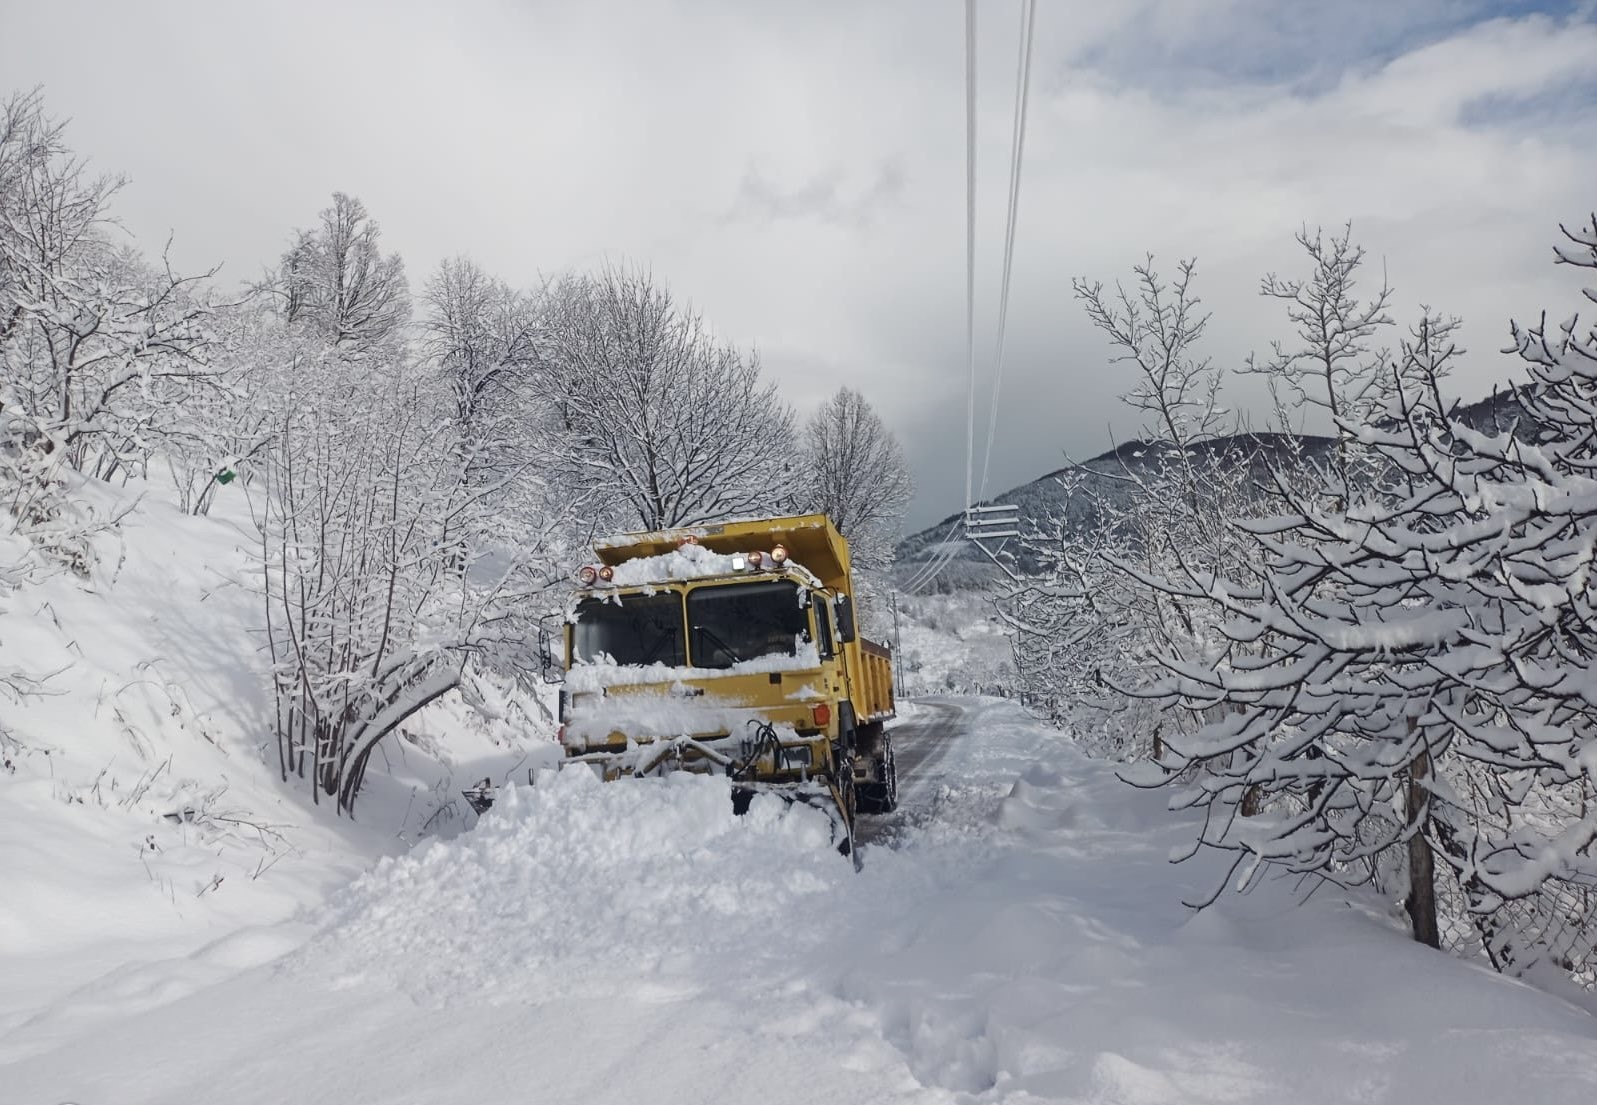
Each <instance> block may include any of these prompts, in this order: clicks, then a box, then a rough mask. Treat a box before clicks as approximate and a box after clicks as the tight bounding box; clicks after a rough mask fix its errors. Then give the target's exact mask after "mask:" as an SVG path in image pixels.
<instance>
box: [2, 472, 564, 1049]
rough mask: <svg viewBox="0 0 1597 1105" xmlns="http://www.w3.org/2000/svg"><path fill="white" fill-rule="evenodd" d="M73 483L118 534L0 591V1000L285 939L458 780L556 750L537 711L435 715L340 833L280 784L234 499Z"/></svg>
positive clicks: (450, 819) (457, 808)
mask: <svg viewBox="0 0 1597 1105" xmlns="http://www.w3.org/2000/svg"><path fill="white" fill-rule="evenodd" d="M71 479H72V480H73V482H74V488H73V495H74V498H76V499H77V500H78V501H79V502H81V503H82V504H83V505H84V507H85V509H86V510H88V511H92V513H93V514H94V515H95V516H96V517H98V518H100V519H105V520H109V519H117V521H116V522H115V524H114V525H111V526H109V527H108V528H107V529H106V530H105V531H104V532H103V533H101V534H100V535H99V536H98V537H97V538H96V539H95V542H94V553H95V556H94V559H93V562H92V563H91V564H90V565H89V567H88V568H87V570H86V571H84V572H83V573H81V574H79V573H76V572H73V571H70V570H57V571H37V572H35V573H33V574H32V576H31V577H23V578H21V579H20V580H19V581H18V582H19V585H18V586H16V587H15V588H14V589H12V590H9V591H0V677H3V678H0V707H3V711H4V712H3V715H0V752H3V754H4V755H3V770H0V796H3V801H0V870H3V871H4V872H5V873H6V876H7V886H6V892H5V893H4V894H3V895H0V947H3V949H4V959H3V963H0V975H3V976H4V977H5V978H6V980H7V986H6V989H8V990H10V991H13V994H14V996H15V997H17V998H19V999H21V998H29V999H43V998H46V997H48V996H50V995H52V994H56V993H60V992H62V990H63V989H65V988H70V987H72V986H74V985H76V984H78V983H79V982H81V981H83V980H85V979H87V978H90V977H93V976H94V975H95V974H97V973H98V972H99V971H102V970H104V969H105V967H106V966H107V965H109V964H112V963H116V962H121V961H123V960H127V959H142V958H147V957H152V956H163V955H168V954H176V953H178V952H180V951H183V950H185V949H188V948H191V947H193V946H195V945H196V944H197V943H200V942H204V941H205V940H207V939H210V938H213V936H214V934H215V933H217V932H220V931H231V930H233V929H237V928H238V927H239V926H240V925H259V924H266V923H271V922H275V921H280V920H283V919H285V918H287V917H289V916H291V915H292V914H293V913H294V912H295V911H296V910H298V909H299V908H300V907H301V906H302V905H303V903H304V902H305V901H307V900H314V899H315V898H317V897H319V896H320V894H321V893H323V892H325V891H326V890H327V889H328V888H330V887H331V886H334V885H337V884H339V883H342V882H344V881H346V880H347V879H348V878H349V877H350V876H351V875H352V874H353V873H354V872H355V871H357V870H359V869H360V867H362V866H364V865H365V864H366V863H368V862H369V861H370V859H371V857H373V856H375V855H382V854H386V853H390V852H395V851H399V850H402V849H404V848H405V847H406V846H407V844H408V842H409V841H411V840H414V839H416V838H417V837H419V836H421V835H423V834H424V833H427V834H447V833H449V832H451V831H453V830H455V829H458V828H459V827H460V826H462V825H463V824H464V823H465V821H466V820H468V817H467V815H466V811H465V809H464V802H462V801H461V800H460V799H459V796H458V789H459V785H460V783H461V782H463V781H466V782H469V781H472V780H475V779H477V778H480V777H481V776H482V775H485V774H493V775H495V776H496V777H500V776H502V775H503V774H504V772H505V771H507V770H508V769H509V768H510V766H511V765H512V764H513V763H515V762H516V761H517V760H526V759H527V758H528V757H529V755H534V756H535V754H536V753H537V752H538V751H539V750H540V748H544V747H548V748H552V747H553V745H552V743H551V742H550V740H549V737H550V736H551V730H552V726H550V725H548V724H546V723H543V722H541V721H539V720H538V718H537V716H536V715H537V710H536V708H535V707H532V708H531V716H525V715H526V712H527V710H528V709H529V707H528V704H527V703H526V702H525V701H519V700H518V697H519V696H518V695H517V694H516V693H515V692H513V691H511V690H509V689H507V688H496V687H495V686H494V685H493V684H491V683H487V682H484V683H482V684H480V685H479V686H478V687H477V688H475V689H476V691H477V692H478V694H479V696H480V698H481V699H482V701H480V702H478V704H477V705H475V706H468V705H467V704H466V702H465V701H464V700H463V699H462V698H461V697H460V696H459V695H452V696H450V697H449V698H446V699H444V700H441V701H440V702H438V703H436V704H435V705H434V706H433V707H432V708H430V709H429V710H428V711H427V712H426V713H425V714H423V715H420V716H418V717H417V718H416V719H414V721H413V723H411V724H407V726H406V727H405V729H404V730H403V732H402V733H401V734H400V735H399V736H398V737H396V738H391V739H390V740H388V741H387V742H385V746H384V748H383V754H382V756H381V757H380V763H379V764H378V765H377V766H376V767H375V768H374V771H373V773H372V775H371V777H370V785H369V790H368V792H366V793H364V794H363V795H362V805H361V807H360V809H359V810H358V811H357V814H358V816H359V821H358V822H357V821H351V820H350V819H348V818H338V817H336V816H335V815H334V812H333V810H332V809H331V808H330V807H329V806H327V805H319V806H318V805H315V804H313V803H312V796H311V793H310V789H309V787H308V785H307V784H306V783H305V782H304V781H303V780H299V779H291V780H289V781H288V782H285V781H284V780H282V779H281V778H280V777H279V773H278V768H277V759H276V751H275V746H274V743H273V739H272V709H273V706H272V699H271V693H270V683H269V679H268V666H267V659H266V657H265V655H264V654H263V650H262V647H261V642H262V633H261V623H262V620H263V611H262V610H261V599H260V596H259V594H258V593H257V592H256V590H255V589H254V587H253V584H252V559H251V549H252V547H253V545H254V543H255V542H256V541H257V540H258V538H257V537H256V535H255V532H254V529H253V526H252V523H251V521H250V514H249V503H248V501H247V497H248V492H247V491H246V490H245V489H244V488H243V486H242V485H241V484H237V483H235V484H234V485H232V486H231V487H229V488H227V489H225V493H224V494H223V495H222V496H220V497H219V499H218V502H217V504H216V507H215V509H214V510H213V512H212V515H211V516H210V517H192V516H189V515H186V514H183V513H181V512H180V511H179V510H178V509H177V508H176V507H175V506H173V505H172V504H171V501H170V499H169V498H168V495H167V492H168V489H166V488H163V487H161V486H159V485H156V484H148V483H144V482H142V481H134V482H132V483H130V484H128V485H127V486H120V487H114V486H112V485H109V484H105V483H101V482H98V481H92V480H85V479H81V478H79V477H76V476H73V477H71ZM0 551H9V550H0ZM8 689H9V692H10V693H7V692H8ZM518 711H519V713H518ZM495 715H497V716H495ZM108 918H115V919H116V920H115V923H114V924H108V923H107V919H108ZM5 1027H6V1012H5V1010H3V1009H0V1029H3V1028H5Z"/></svg>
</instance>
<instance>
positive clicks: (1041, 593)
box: [999, 258, 1252, 758]
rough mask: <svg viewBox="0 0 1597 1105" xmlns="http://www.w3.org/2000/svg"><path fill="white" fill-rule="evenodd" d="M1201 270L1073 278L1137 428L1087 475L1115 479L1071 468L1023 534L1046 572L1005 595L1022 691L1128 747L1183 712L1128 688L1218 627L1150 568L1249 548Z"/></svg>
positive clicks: (1133, 748)
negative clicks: (1049, 505) (1031, 536)
mask: <svg viewBox="0 0 1597 1105" xmlns="http://www.w3.org/2000/svg"><path fill="white" fill-rule="evenodd" d="M1195 269H1196V267H1195V264H1194V263H1193V262H1191V261H1187V262H1183V263H1182V264H1181V265H1180V266H1179V268H1178V271H1177V275H1176V277H1175V278H1174V279H1173V280H1169V281H1167V280H1165V279H1164V278H1163V277H1161V276H1160V275H1159V273H1158V272H1157V271H1156V270H1155V269H1154V268H1153V263H1152V259H1151V258H1150V259H1149V260H1148V261H1146V262H1144V263H1143V264H1141V265H1139V266H1137V267H1136V269H1135V273H1136V282H1135V285H1134V286H1133V287H1132V288H1126V287H1125V286H1117V287H1116V289H1115V290H1114V291H1113V292H1109V291H1107V290H1106V289H1105V288H1104V287H1103V286H1102V285H1101V284H1096V283H1087V282H1086V281H1080V280H1078V281H1077V282H1076V285H1075V289H1076V295H1077V297H1078V298H1079V299H1080V300H1081V301H1082V303H1083V305H1084V307H1085V308H1086V310H1087V314H1088V317H1089V318H1090V319H1091V320H1092V322H1093V324H1094V325H1095V326H1097V327H1098V328H1099V329H1100V330H1101V331H1102V332H1103V333H1104V334H1105V335H1106V336H1107V337H1108V338H1109V340H1110V343H1111V345H1112V347H1113V348H1114V350H1115V354H1114V361H1115V362H1116V363H1118V364H1124V365H1126V366H1128V367H1129V369H1130V376H1131V378H1130V381H1129V383H1128V386H1127V389H1126V391H1125V393H1124V394H1123V396H1122V398H1123V400H1124V401H1125V403H1126V404H1127V405H1128V406H1130V407H1131V409H1132V410H1133V411H1135V412H1136V414H1137V416H1138V418H1139V420H1140V425H1139V432H1140V435H1141V440H1140V441H1139V442H1138V443H1136V444H1135V445H1134V446H1128V447H1126V448H1123V449H1121V450H1119V451H1117V453H1116V458H1117V461H1118V463H1116V462H1110V463H1109V464H1108V465H1107V466H1106V467H1105V470H1104V471H1101V472H1096V473H1092V475H1093V476H1095V477H1097V478H1098V479H1097V482H1099V483H1104V484H1107V486H1108V488H1109V489H1110V490H1108V491H1103V490H1095V489H1094V487H1093V486H1092V484H1090V483H1089V482H1088V480H1087V479H1086V478H1085V477H1086V475H1087V473H1085V472H1084V471H1083V470H1079V469H1078V470H1075V471H1071V472H1067V473H1066V474H1065V475H1064V476H1063V477H1062V479H1061V482H1062V483H1063V484H1064V485H1065V490H1066V497H1067V504H1068V505H1067V509H1066V510H1065V511H1064V512H1063V513H1062V514H1061V516H1060V517H1059V518H1057V519H1055V520H1054V521H1053V524H1052V525H1051V527H1050V528H1049V530H1048V531H1047V532H1046V536H1045V538H1043V539H1041V540H1032V541H1031V542H1030V545H1031V548H1030V552H1031V554H1032V556H1033V557H1034V558H1035V559H1036V561H1037V562H1038V563H1040V564H1042V565H1044V566H1045V567H1044V571H1043V572H1042V573H1040V574H1038V575H1035V576H1031V577H1027V578H1024V579H1020V580H1018V581H1017V583H1016V585H1015V586H1014V587H1013V588H1012V589H1011V591H1010V592H1009V593H1008V594H1007V595H1006V596H1005V597H1004V598H1003V599H1002V600H1001V602H1000V604H999V611H1000V614H1001V615H1002V616H1003V617H1004V618H1005V620H1006V621H1007V622H1008V624H1009V625H1010V626H1011V628H1012V629H1013V630H1014V634H1015V636H1014V643H1015V667H1016V670H1017V672H1018V673H1019V675H1020V678H1021V680H1022V682H1023V684H1024V685H1025V687H1026V690H1027V693H1028V695H1029V696H1030V697H1032V698H1033V699H1035V700H1036V701H1037V702H1039V703H1041V704H1043V705H1044V707H1045V708H1046V710H1047V711H1048V713H1049V714H1050V715H1051V716H1052V717H1054V718H1055V719H1056V720H1063V719H1064V718H1066V717H1069V718H1070V719H1071V721H1072V723H1073V726H1074V727H1075V728H1077V730H1078V731H1079V732H1081V733H1083V734H1084V737H1085V739H1086V740H1087V741H1088V743H1089V744H1091V745H1094V746H1095V747H1096V748H1098V749H1099V750H1100V751H1104V752H1108V753H1110V754H1113V755H1117V756H1123V757H1126V758H1140V757H1142V756H1146V755H1153V756H1155V757H1157V756H1159V755H1160V754H1161V751H1162V747H1163V742H1164V741H1165V740H1166V739H1167V738H1168V736H1169V730H1170V728H1171V726H1172V724H1181V723H1182V722H1183V719H1180V718H1179V717H1176V716H1174V715H1170V714H1168V713H1167V712H1165V711H1161V710H1159V709H1157V708H1155V707H1152V706H1143V705H1139V700H1137V699H1134V698H1133V699H1128V698H1127V696H1126V694H1125V693H1124V688H1125V687H1127V686H1140V685H1143V684H1146V683H1148V682H1149V681H1150V680H1152V679H1154V678H1155V677H1157V676H1158V674H1159V668H1158V666H1157V664H1156V662H1155V656H1156V655H1157V654H1161V653H1165V654H1174V655H1180V656H1203V655H1207V654H1208V650H1209V649H1210V647H1211V641H1212V640H1213V638H1214V636H1215V635H1214V633H1213V626H1212V624H1211V620H1210V619H1209V618H1208V616H1207V612H1206V611H1205V610H1204V609H1203V606H1202V604H1201V603H1195V602H1192V601H1191V600H1189V599H1188V598H1186V597H1185V596H1181V595H1175V594H1172V593H1169V592H1161V591H1158V590H1155V589H1152V588H1149V587H1147V586H1145V585H1144V584H1143V583H1142V581H1141V577H1142V576H1143V575H1145V574H1147V573H1149V572H1153V573H1157V572H1159V571H1160V570H1161V568H1162V566H1166V565H1168V566H1174V564H1176V563H1178V560H1177V559H1176V558H1178V557H1180V558H1185V559H1186V560H1188V561H1193V562H1197V563H1202V564H1205V565H1208V566H1209V568H1210V570H1213V571H1223V570H1224V569H1225V568H1226V566H1227V565H1229V564H1230V563H1231V562H1232V561H1234V560H1236V559H1238V558H1241V557H1245V555H1246V550H1245V548H1243V547H1242V546H1243V544H1244V543H1243V542H1240V541H1239V540H1238V538H1237V535H1236V533H1235V531H1234V530H1232V529H1231V528H1230V527H1229V526H1228V525H1227V518H1228V516H1229V515H1231V514H1232V513H1235V512H1236V511H1238V510H1239V509H1241V505H1240V504H1242V503H1243V502H1244V501H1245V500H1246V499H1247V497H1248V494H1249V477H1250V474H1251V469H1252V463H1251V458H1250V455H1249V454H1250V449H1249V447H1248V443H1247V442H1246V440H1236V441H1222V439H1221V437H1220V432H1221V430H1222V429H1223V419H1224V412H1223V411H1222V410H1221V409H1220V407H1219V405H1218V401H1217V395H1218V391H1219V385H1220V372H1219V370H1218V369H1216V368H1215V367H1214V366H1213V365H1212V364H1211V363H1210V361H1209V360H1208V358H1206V357H1202V356H1200V355H1199V354H1198V352H1197V346H1198V343H1199V341H1200V340H1201V339H1202V337H1203V333H1204V329H1205V328H1206V326H1207V323H1208V315H1207V314H1204V313H1202V312H1201V303H1200V301H1199V299H1198V298H1197V296H1196V294H1195V292H1194V290H1193V287H1192V281H1193V276H1194V273H1195ZM1083 518H1090V519H1091V520H1092V521H1091V524H1090V525H1084V524H1083V522H1082V519H1083Z"/></svg>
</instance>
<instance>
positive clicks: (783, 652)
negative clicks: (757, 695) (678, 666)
mask: <svg viewBox="0 0 1597 1105" xmlns="http://www.w3.org/2000/svg"><path fill="white" fill-rule="evenodd" d="M688 625H689V627H690V632H691V634H692V643H693V666H694V667H698V668H729V667H731V666H732V665H733V664H737V663H741V662H743V661H745V660H753V659H756V658H758V657H761V656H797V655H798V651H799V645H800V644H803V643H807V642H808V641H809V640H810V612H809V610H808V609H807V608H806V607H803V606H800V605H799V591H798V586H797V585H796V584H794V583H790V582H788V581H786V580H771V581H770V582H768V583H731V584H725V585H722V586H716V587H696V588H694V589H693V590H692V591H689V592H688Z"/></svg>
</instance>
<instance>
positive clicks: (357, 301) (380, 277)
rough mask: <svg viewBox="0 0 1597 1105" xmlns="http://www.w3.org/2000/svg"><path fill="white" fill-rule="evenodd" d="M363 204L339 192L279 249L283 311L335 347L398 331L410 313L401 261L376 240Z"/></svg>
mask: <svg viewBox="0 0 1597 1105" xmlns="http://www.w3.org/2000/svg"><path fill="white" fill-rule="evenodd" d="M380 238H381V231H380V229H379V228H378V225H377V222H376V220H375V219H373V218H372V217H371V216H370V214H368V213H367V211H366V205H365V204H363V203H362V202H361V201H360V200H359V199H357V198H355V197H354V196H348V195H345V194H344V193H343V192H334V193H333V205H332V206H331V207H328V208H326V209H325V210H323V211H322V213H321V217H320V225H318V226H317V227H316V228H315V229H314V230H304V231H300V233H299V234H298V235H297V236H296V238H295V241H294V244H293V245H292V246H291V247H289V249H288V250H287V251H286V252H285V253H284V254H283V259H282V263H281V264H280V266H279V268H278V274H277V279H276V282H275V289H276V291H277V292H278V294H279V296H280V297H281V300H282V306H281V310H282V313H283V317H284V318H286V319H287V320H288V322H289V323H290V324H292V325H295V326H299V327H305V328H308V329H310V330H313V331H315V332H316V333H318V334H320V335H321V337H322V339H323V340H324V341H325V342H327V344H329V345H332V346H336V347H347V348H353V349H369V348H372V347H375V346H379V345H381V344H383V343H385V342H388V341H390V340H393V339H395V338H397V337H399V336H400V332H401V330H402V328H403V327H404V326H405V324H406V323H407V322H408V321H409V320H410V288H409V286H408V285H407V284H406V282H405V263H404V261H403V259H402V258H400V256H399V255H398V254H392V253H390V254H384V253H383V252H382V250H381V249H380V248H379V244H378V243H379V239H380Z"/></svg>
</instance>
